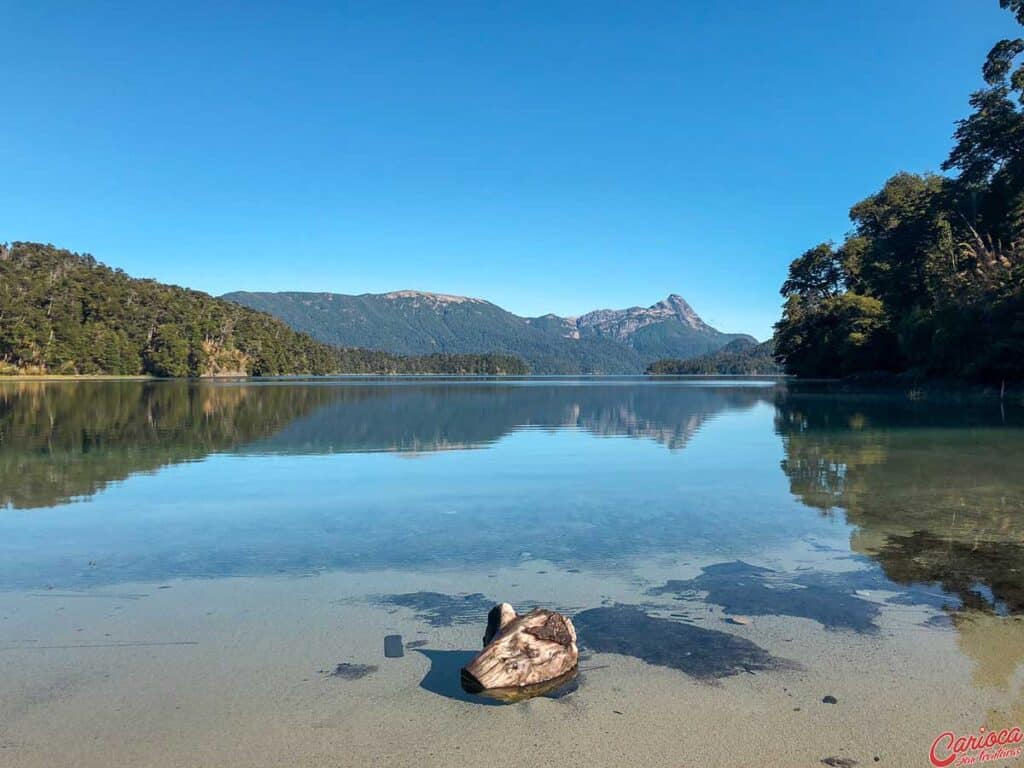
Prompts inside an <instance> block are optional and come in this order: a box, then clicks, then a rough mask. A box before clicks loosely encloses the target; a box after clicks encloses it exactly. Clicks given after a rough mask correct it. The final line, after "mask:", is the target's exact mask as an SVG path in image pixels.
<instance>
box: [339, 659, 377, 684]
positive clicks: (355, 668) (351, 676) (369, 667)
mask: <svg viewBox="0 0 1024 768" xmlns="http://www.w3.org/2000/svg"><path fill="white" fill-rule="evenodd" d="M376 671H377V667H376V666H374V665H373V664H349V663H347V662H343V663H341V664H339V665H338V666H336V667H335V668H334V671H333V672H331V677H340V678H341V679H342V680H361V679H362V678H364V677H366V676H367V675H372V674H373V673H374V672H376Z"/></svg>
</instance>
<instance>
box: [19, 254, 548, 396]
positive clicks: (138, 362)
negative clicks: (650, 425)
mask: <svg viewBox="0 0 1024 768" xmlns="http://www.w3.org/2000/svg"><path fill="white" fill-rule="evenodd" d="M528 372H529V371H528V369H527V367H526V365H525V364H524V363H523V362H522V361H521V360H519V359H518V358H515V357H511V356H508V355H472V354H467V355H443V354H435V355H423V356H416V357H403V356H399V355H391V354H388V353H386V352H377V351H372V350H365V349H343V348H339V347H332V346H329V345H327V344H322V343H320V342H318V341H315V340H313V339H312V338H311V337H309V336H307V335H306V334H303V333H298V332H296V331H294V330H292V329H291V328H289V327H288V326H287V325H285V324H284V323H283V322H281V321H280V320H277V319H276V318H273V317H271V316H269V315H267V314H264V313H262V312H257V311H255V310H252V309H248V308H246V307H242V306H240V305H238V304H235V303H233V302H230V301H225V300H223V299H215V298H213V297H212V296H209V295H208V294H205V293H201V292H199V291H193V290H188V289H186V288H180V287H178V286H174V285H166V284H164V283H159V282H157V281H155V280H140V279H136V278H132V277H129V276H128V275H126V274H125V273H124V272H122V271H121V270H118V269H111V268H110V267H107V266H104V265H103V264H100V263H98V262H97V261H96V260H95V259H94V258H93V257H92V256H88V255H79V254H76V253H72V252H70V251H65V250H61V249H58V248H55V247H53V246H52V245H41V244H38V243H23V242H15V243H12V244H10V245H9V246H7V245H0V374H22V373H37V374H79V375H83V374H84V375H92V374H96V375H99V374H109V375H141V374H148V375H152V376H160V377H184V376H219V375H233V376H277V375H287V374H331V373H453V374H525V373H528Z"/></svg>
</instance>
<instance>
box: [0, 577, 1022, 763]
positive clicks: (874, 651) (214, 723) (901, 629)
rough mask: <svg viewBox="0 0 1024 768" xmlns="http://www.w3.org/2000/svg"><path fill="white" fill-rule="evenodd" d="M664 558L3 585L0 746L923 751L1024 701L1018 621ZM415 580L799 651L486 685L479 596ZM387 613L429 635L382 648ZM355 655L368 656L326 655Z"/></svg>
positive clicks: (413, 758) (659, 753)
mask: <svg viewBox="0 0 1024 768" xmlns="http://www.w3.org/2000/svg"><path fill="white" fill-rule="evenodd" d="M660 570H662V566H660V565H659V564H656V563H652V564H651V565H650V568H649V569H648V570H647V574H646V576H647V577H649V578H653V577H660V576H661V575H662V574H661V573H660ZM669 570H671V571H672V573H673V574H675V575H677V576H678V575H679V574H680V568H679V567H672V568H671V569H669ZM538 571H546V572H545V573H538ZM639 571H643V569H639ZM639 571H638V572H639ZM697 572H699V569H698V568H697V567H696V566H690V568H689V571H686V572H684V573H683V576H685V577H690V576H693V575H694V574H696V573H697ZM649 578H638V577H637V576H635V575H634V576H632V577H630V578H626V577H622V578H614V577H610V576H609V575H608V574H599V575H597V574H588V573H566V572H564V571H558V570H557V569H556V568H555V567H554V566H552V565H550V564H545V563H536V562H530V563H523V564H522V565H521V566H519V567H517V568H508V569H503V570H497V571H493V572H489V573H479V574H469V575H467V574H466V573H465V572H461V571H459V572H455V571H452V572H440V573H433V574H426V575H425V574H412V573H405V572H391V571H387V572H384V571H380V572H369V573H347V572H334V573H310V574H308V575H306V576H305V577H296V576H285V575H281V576H277V577H272V578H268V577H263V578H230V579H216V580H194V581H175V582H169V583H165V584H148V583H147V584H119V585H116V586H111V587H104V588H97V589H94V590H89V591H82V592H60V591H58V590H51V591H43V592H32V593H26V592H8V593H3V594H0V765H2V766H5V767H7V766H9V767H10V768H37V767H39V768H43V767H45V768H53V767H54V766H69V767H70V766H83V767H91V766H96V767H97V768H100V767H102V768H110V767H111V766H132V767H133V768H145V767H146V766H160V767H166V766H175V767H178V766H223V767H228V766H246V768H254V767H258V766H350V765H351V766H367V765H389V766H434V765H436V766H461V765H466V766H479V765H482V764H489V765H517V766H533V765H537V766H540V765H552V764H570V765H608V766H633V765H636V766H804V765H806V766H813V765H820V764H821V760H823V759H825V758H831V757H838V758H845V759H848V760H854V761H856V763H857V764H859V765H898V766H910V765H927V750H928V748H929V746H930V745H931V743H932V740H933V739H934V738H935V737H936V736H937V735H938V734H939V733H940V732H942V731H944V730H956V731H958V732H969V731H971V730H972V729H976V728H977V727H978V726H979V725H982V724H984V723H991V724H992V725H995V724H997V721H1000V720H1003V721H1009V720H1012V719H1014V718H1020V717H1021V716H1022V715H1024V711H1022V710H1024V707H1022V706H1021V691H1022V674H1021V671H1020V670H1021V664H1020V662H1021V660H1022V658H1024V625H1022V624H1021V623H1020V622H1019V621H1017V620H1016V619H1000V618H998V617H984V616H977V617H970V620H969V621H968V620H964V621H963V622H962V626H960V627H957V628H954V627H950V626H945V627H943V626H939V624H941V623H942V622H934V621H933V622H932V624H931V625H926V624H925V622H926V621H927V620H928V619H929V618H934V616H935V615H936V614H935V611H933V610H930V609H926V608H922V607H916V606H893V605H886V606H885V607H884V609H883V610H882V612H881V614H880V616H879V618H878V622H877V623H878V631H877V632H872V633H858V632H852V631H830V630H826V629H825V628H823V627H822V625H821V624H819V623H817V622H815V621H813V620H810V619H805V618H793V617H785V616H755V617H752V618H751V621H750V623H749V624H745V625H732V624H727V623H726V622H724V621H723V615H722V613H721V611H719V610H717V609H715V608H714V607H709V606H706V605H704V604H702V603H700V602H699V600H698V601H696V602H694V603H692V604H687V603H685V602H680V601H673V600H672V599H671V598H667V597H666V598H655V597H652V596H651V595H649V594H647V587H648V586H649V583H651V582H650V581H649ZM421 591H432V592H437V593H439V594H446V595H458V594H464V593H473V592H480V593H483V594H484V595H486V596H487V597H488V598H491V597H493V598H500V599H506V600H511V601H513V602H531V601H537V602H540V601H541V600H543V599H545V598H547V599H548V600H550V599H551V596H552V595H557V596H558V602H559V605H558V606H557V607H561V608H564V609H566V610H570V611H574V610H578V609H580V608H586V607H595V606H601V605H614V604H616V603H626V604H630V605H642V606H644V607H645V610H647V611H649V612H651V613H652V615H655V614H657V615H663V616H667V615H669V612H670V611H672V610H675V609H680V610H683V611H684V612H688V614H689V615H690V616H691V617H692V618H691V619H690V620H691V622H693V624H694V625H695V626H696V625H699V626H706V627H708V628H711V629H714V630H718V631H728V632H730V633H732V634H734V635H736V636H739V637H743V638H745V639H747V640H750V641H752V642H754V643H756V644H757V645H759V646H761V647H762V648H764V649H765V650H766V651H767V652H768V653H769V654H771V656H772V657H774V658H777V659H780V660H786V661H787V662H789V663H788V664H787V665H780V667H779V668H778V669H772V670H766V671H755V672H754V673H740V674H735V675H730V676H726V677H722V678H718V679H704V680H701V679H697V678H696V677H694V676H691V675H687V674H685V673H683V672H681V671H678V670H676V669H671V668H666V667H663V666H654V665H650V664H646V663H644V662H643V661H640V660H639V659H636V658H631V657H630V656H626V655H619V654H608V653H596V654H589V655H587V656H586V658H585V661H584V662H583V663H582V664H581V668H582V679H581V684H580V687H579V689H578V690H576V691H574V692H573V693H571V694H570V695H568V696H565V697H563V698H558V699H547V698H538V699H533V700H530V701H528V702H523V703H519V704H515V705H510V706H486V705H483V704H481V703H478V702H476V701H472V700H465V699H466V697H464V696H460V695H459V694H458V693H457V691H456V688H457V666H454V667H452V669H451V670H450V673H451V675H452V679H451V682H452V687H451V689H450V690H446V689H444V685H445V681H447V680H448V679H449V674H448V672H446V669H445V665H446V664H449V663H453V662H456V661H458V659H459V658H461V657H460V655H459V654H458V653H455V652H464V653H468V652H472V651H475V650H476V649H478V648H479V645H480V635H481V633H482V630H483V615H482V613H481V615H480V616H479V617H477V616H475V615H472V612H470V614H469V615H463V616H460V617H459V620H458V621H456V622H454V623H448V622H447V621H446V620H444V619H443V618H441V619H436V620H433V621H432V620H431V617H430V616H429V615H426V614H424V612H423V611H420V612H419V615H417V611H416V610H414V609H413V608H407V607H396V606H395V605H392V604H389V603H388V602H387V601H386V600H383V599H381V596H386V595H392V594H404V593H415V592H421ZM867 599H875V598H874V596H869V598H867ZM391 634H400V635H402V637H403V639H404V641H405V642H406V643H407V644H408V643H414V644H415V645H418V646H420V647H417V648H408V649H407V650H406V652H405V655H404V656H403V657H402V658H385V657H384V653H383V638H384V636H385V635H391ZM584 640H585V638H584ZM339 664H348V665H352V667H351V668H352V669H356V668H357V667H358V668H359V670H360V674H358V675H356V674H347V675H334V674H332V672H333V671H334V670H336V668H337V666H338V665H339ZM432 665H437V667H438V668H435V669H434V671H433V673H431V667H432ZM374 667H375V668H376V669H373V668H374ZM366 669H369V670H370V671H369V672H366ZM364 672H365V674H364ZM439 673H440V674H439ZM431 674H432V676H433V679H432V680H431ZM425 678H427V679H428V684H427V686H426V687H424V680H425ZM438 680H440V686H439V685H437V684H436V683H437V682H438ZM826 696H831V697H834V698H835V700H836V703H835V704H826V703H823V701H822V699H823V698H824V697H826ZM1002 764H1004V765H1005V764H1008V763H1006V762H1004V763H1002Z"/></svg>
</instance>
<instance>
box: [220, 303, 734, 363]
mask: <svg viewBox="0 0 1024 768" xmlns="http://www.w3.org/2000/svg"><path fill="white" fill-rule="evenodd" d="M222 298H225V299H229V300H231V301H236V302H238V303H239V304H242V305H243V306H247V307H250V308H252V309H256V310H259V311H261V312H267V313H268V314H271V315H274V316H275V317H278V318H280V319H281V320H283V321H284V322H286V323H288V325H289V326H291V327H292V328H294V329H295V330H297V331H301V332H303V333H308V334H310V335H311V336H313V338H315V339H318V340H319V341H322V342H325V343H327V344H337V345H340V346H356V347H362V348H366V349H383V350H385V351H387V352H390V353H393V354H425V353H428V352H446V353H460V354H466V353H482V352H487V353H501V354H507V355H514V356H516V357H519V358H522V359H523V360H525V361H526V362H527V363H528V364H529V366H530V369H531V370H532V371H533V372H534V373H542V374H575V373H586V374H608V373H640V372H642V371H643V370H644V367H645V366H646V365H647V364H648V363H650V362H652V361H654V360H656V359H658V358H662V357H678V358H685V357H693V356H695V355H703V354H707V353H709V352H713V351H714V350H716V349H719V348H720V347H722V346H724V345H725V344H727V343H729V342H730V341H732V340H735V339H738V338H743V339H747V340H749V341H751V342H753V341H754V339H753V338H752V337H750V336H745V335H742V334H728V333H722V332H721V331H719V330H717V329H715V328H712V327H711V326H709V325H707V324H706V323H705V322H704V321H703V320H701V319H700V317H699V316H698V315H697V313H696V312H694V311H693V309H692V308H691V307H690V305H689V304H687V303H686V301H684V300H683V298H682V297H681V296H677V295H672V296H669V297H668V298H667V299H665V300H663V301H660V302H658V303H657V304H654V305H652V306H650V307H630V308H629V309H624V310H612V309H604V310H597V311H594V312H590V313H587V314H586V315H582V316H580V317H578V318H570V317H558V316H557V315H543V316H541V317H535V318H527V317H520V316H519V315H515V314H513V313H512V312H509V311H507V310H505V309H502V308H501V307H499V306H498V305H496V304H493V303H492V302H489V301H485V300H483V299H477V298H471V297H468V296H450V295H446V294H438V293H429V292H425V291H394V292H392V293H383V294H361V295H358V296H352V295H347V294H340V293H302V292H284V293H250V292H244V291H240V292H236V293H228V294H225V295H224V296H223V297H222Z"/></svg>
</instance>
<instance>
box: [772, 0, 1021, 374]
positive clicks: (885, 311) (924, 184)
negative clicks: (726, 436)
mask: <svg viewBox="0 0 1024 768" xmlns="http://www.w3.org/2000/svg"><path fill="white" fill-rule="evenodd" d="M1000 5H1001V6H1002V7H1003V8H1006V9H1008V10H1010V11H1011V12H1013V13H1014V15H1015V16H1016V19H1017V21H1018V22H1019V23H1021V24H1024V0H1000ZM1022 54H1024V39H1021V38H1016V39H1008V40H1000V41H999V42H998V43H996V45H995V46H994V47H993V48H992V50H991V52H990V53H989V55H988V57H987V59H986V61H985V63H984V66H983V67H982V74H983V77H984V83H985V85H984V87H983V88H981V89H980V90H978V91H976V92H975V93H973V94H972V95H971V97H970V105H971V107H972V111H971V113H970V114H969V115H968V116H967V117H966V118H964V119H962V120H960V121H959V122H958V123H957V124H956V129H955V132H954V135H953V138H954V146H953V148H952V150H951V152H950V154H949V156H948V157H947V158H946V160H945V162H944V163H943V164H942V170H943V171H947V172H952V174H951V175H948V176H944V175H938V174H932V173H927V174H921V175H919V174H912V173H898V174H896V175H895V176H893V177H892V178H890V179H889V180H888V181H887V182H886V183H885V185H884V186H883V187H882V189H881V190H880V191H878V192H877V193H875V194H874V195H871V196H870V197H868V198H867V199H865V200H862V201H861V202H859V203H857V204H856V205H854V206H853V207H852V208H851V210H850V218H851V220H852V222H853V229H852V231H851V232H850V234H849V235H848V236H847V237H846V238H845V239H844V240H843V242H842V243H840V244H839V245H836V244H834V243H831V242H827V243H821V244H820V245H817V246H815V247H814V248H811V249H809V250H808V251H806V252H805V253H803V254H802V255H801V256H799V257H798V258H797V259H795V260H794V261H793V262H792V264H791V265H790V267H789V273H788V276H787V278H786V281H785V282H784V283H783V285H782V289H781V293H782V295H783V297H784V298H785V304H784V308H783V313H782V318H781V320H780V321H779V322H778V323H777V324H776V326H775V351H776V356H777V358H778V360H779V361H780V362H781V363H782V364H783V365H784V366H785V369H786V371H787V372H788V373H793V374H797V375H799V376H808V377H836V376H848V375H851V374H858V373H863V372H867V371H872V372H874V371H884V372H892V373H902V372H912V373H915V374H920V375H925V376H929V377H946V378H958V379H966V380H973V381H979V382H999V381H1001V380H1002V381H1005V380H1017V381H1019V380H1021V379H1024V106H1022V105H1024V63H1022Z"/></svg>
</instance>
